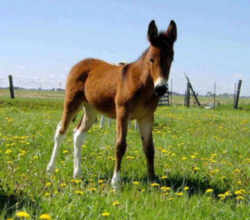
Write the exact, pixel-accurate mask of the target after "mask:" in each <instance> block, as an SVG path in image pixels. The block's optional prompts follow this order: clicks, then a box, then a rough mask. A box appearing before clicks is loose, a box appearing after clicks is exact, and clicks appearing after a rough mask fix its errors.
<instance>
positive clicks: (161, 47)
mask: <svg viewBox="0 0 250 220" xmlns="http://www.w3.org/2000/svg"><path fill="white" fill-rule="evenodd" d="M147 36H148V40H149V42H150V46H149V48H148V49H147V50H145V52H144V53H143V54H142V56H141V57H140V58H139V59H138V60H136V61H135V62H132V63H129V64H124V65H112V64H109V63H107V62H105V61H102V60H98V59H85V60H83V61H81V62H79V63H78V64H76V65H75V66H74V67H73V68H72V70H71V72H70V73H69V75H68V79H67V85H66V95H65V101H64V111H63V116H62V120H61V122H60V123H59V124H58V126H57V130H56V134H55V144H54V149H53V152H52V156H51V159H50V162H49V164H48V167H47V171H48V172H51V171H53V169H54V167H55V159H56V155H57V152H58V148H59V146H60V144H61V142H62V140H63V138H64V136H65V134H66V131H67V129H68V127H69V124H70V122H71V121H72V119H73V118H74V117H75V115H76V114H77V113H78V111H79V110H81V109H82V108H84V109H85V114H84V116H83V118H82V120H81V122H80V123H79V125H78V126H77V128H76V129H75V133H74V177H78V176H79V175H80V174H81V146H82V144H83V141H84V138H85V134H86V132H87V131H88V129H89V128H90V127H91V126H92V124H93V123H94V122H95V121H96V114H97V112H100V113H101V114H104V115H107V116H108V117H111V118H116V123H117V137H116V161H115V168H114V175H113V178H112V181H111V183H112V185H113V186H116V185H117V183H119V182H120V169H121V161H122V157H123V155H124V153H125V151H126V135H127V128H128V120H132V119H136V120H137V122H138V125H139V129H140V134H141V139H142V144H143V150H144V153H145V155H146V159H147V167H148V176H149V178H150V179H152V178H154V176H155V173H154V145H153V138H152V127H153V121H154V111H155V109H156V107H157V104H158V101H159V98H160V96H162V95H163V94H164V93H165V91H166V86H165V84H166V82H167V80H168V77H169V71H170V67H171V63H172V61H173V57H174V50H173V45H174V42H175V41H176V38H177V28H176V24H175V22H174V21H171V22H170V24H169V27H168V29H167V31H165V32H160V33H158V30H157V27H156V24H155V22H154V21H151V22H150V24H149V27H148V34H147Z"/></svg>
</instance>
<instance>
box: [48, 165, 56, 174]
mask: <svg viewBox="0 0 250 220" xmlns="http://www.w3.org/2000/svg"><path fill="white" fill-rule="evenodd" d="M54 169H55V167H54V166H52V165H50V164H49V165H48V166H47V169H46V171H47V173H48V174H51V173H53V171H54Z"/></svg>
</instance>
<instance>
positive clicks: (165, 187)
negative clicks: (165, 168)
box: [160, 186, 171, 192]
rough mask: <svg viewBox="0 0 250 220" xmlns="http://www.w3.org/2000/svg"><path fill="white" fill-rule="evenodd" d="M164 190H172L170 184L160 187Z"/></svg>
mask: <svg viewBox="0 0 250 220" xmlns="http://www.w3.org/2000/svg"><path fill="white" fill-rule="evenodd" d="M160 189H161V190H162V191H163V192H166V191H170V189H171V188H170V187H168V186H162V187H161V188H160Z"/></svg>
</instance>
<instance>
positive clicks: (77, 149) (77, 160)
mask: <svg viewBox="0 0 250 220" xmlns="http://www.w3.org/2000/svg"><path fill="white" fill-rule="evenodd" d="M84 139H85V133H84V132H81V131H80V130H76V131H75V133H74V178H76V177H79V176H80V175H81V156H82V145H83V142H84Z"/></svg>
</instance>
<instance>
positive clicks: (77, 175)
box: [73, 170, 82, 179]
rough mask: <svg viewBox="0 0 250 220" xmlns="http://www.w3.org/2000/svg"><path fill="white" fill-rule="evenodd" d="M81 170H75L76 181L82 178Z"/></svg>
mask: <svg viewBox="0 0 250 220" xmlns="http://www.w3.org/2000/svg"><path fill="white" fill-rule="evenodd" d="M81 174H82V172H81V170H74V173H73V178H74V179H78V178H81Z"/></svg>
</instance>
